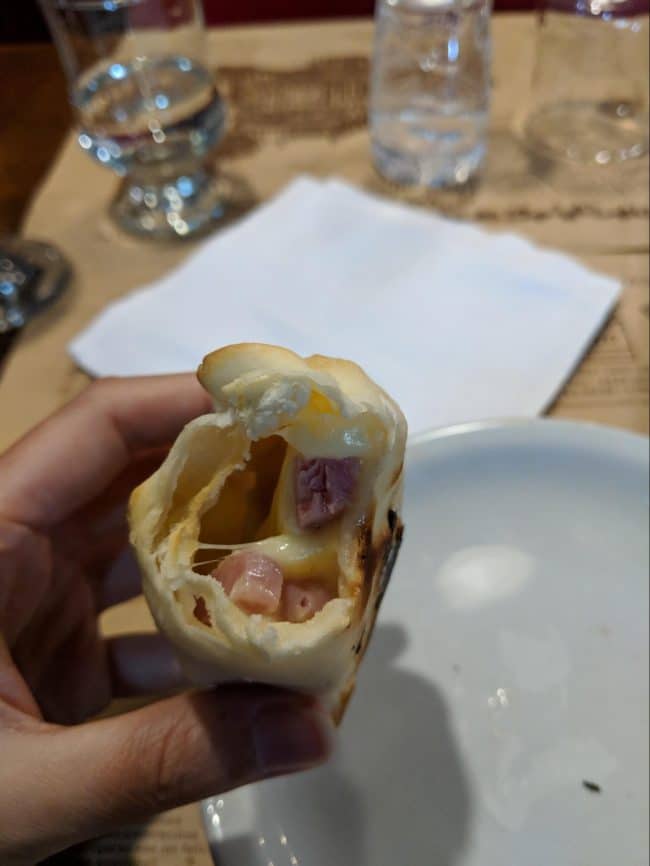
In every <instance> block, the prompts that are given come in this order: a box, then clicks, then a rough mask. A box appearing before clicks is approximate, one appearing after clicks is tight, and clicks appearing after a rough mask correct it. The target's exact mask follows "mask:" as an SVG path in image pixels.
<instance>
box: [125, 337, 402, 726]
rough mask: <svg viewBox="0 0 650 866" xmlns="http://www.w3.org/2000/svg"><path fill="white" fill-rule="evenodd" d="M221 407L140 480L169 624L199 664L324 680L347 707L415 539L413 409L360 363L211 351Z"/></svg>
mask: <svg viewBox="0 0 650 866" xmlns="http://www.w3.org/2000/svg"><path fill="white" fill-rule="evenodd" d="M198 376H199V380H200V381H201V383H202V384H203V386H204V387H205V388H206V389H207V390H208V391H209V392H210V394H211V395H212V397H213V398H214V405H215V409H214V413H213V414H209V415H204V416H202V417H200V418H197V419H195V420H194V421H191V422H190V423H189V424H188V425H187V426H186V427H185V429H184V430H183V431H182V432H181V434H180V435H179V437H178V439H177V440H176V442H175V444H174V445H173V447H172V449H171V451H170V452H169V455H168V456H167V458H166V459H165V461H164V463H163V464H162V466H161V467H160V469H158V471H157V472H155V474H154V475H152V476H151V478H149V479H148V480H147V481H145V482H144V483H143V484H142V485H140V487H138V488H137V489H136V490H135V491H134V492H133V494H132V497H131V502H130V509H129V517H130V524H131V541H132V544H133V547H134V548H135V551H136V554H137V558H138V561H139V564H140V567H141V570H142V575H143V586H144V593H145V596H146V598H147V601H148V603H149V607H150V608H151V612H152V614H153V617H154V619H155V620H156V623H157V624H158V626H159V628H160V629H161V631H162V632H163V633H164V634H166V635H167V637H168V638H169V639H170V640H171V641H172V642H173V644H174V645H175V647H176V649H177V651H178V653H179V657H180V659H181V662H182V664H183V666H184V668H185V670H186V671H187V673H188V675H189V676H190V678H191V679H192V680H193V681H194V682H195V683H197V684H200V685H207V684H213V683H219V682H224V681H230V680H252V681H257V682H263V683H272V684H276V685H282V686H286V687H290V688H295V689H299V690H303V691H306V692H310V693H314V694H318V695H320V696H321V697H322V699H323V700H324V701H326V702H327V703H328V704H329V706H330V708H331V711H332V713H333V715H334V716H335V717H336V718H339V717H340V716H341V714H342V712H343V709H344V707H345V703H346V701H347V699H348V697H349V695H350V693H351V691H352V688H353V686H354V678H355V673H356V669H357V667H358V664H359V661H360V659H361V657H362V655H363V652H364V651H365V648H366V646H367V644H368V640H369V638H370V634H371V632H372V628H373V625H374V622H375V617H376V615H377V610H378V608H379V604H380V602H381V599H382V596H383V594H384V591H385V589H386V585H387V583H388V579H389V577H390V574H391V570H392V567H393V564H394V562H395V557H396V555H397V551H398V549H399V544H400V540H401V537H402V522H401V519H400V508H401V501H402V476H403V460H404V447H405V441H406V422H405V420H404V416H403V415H402V413H401V411H400V409H399V407H398V406H397V405H396V404H395V403H394V402H393V400H391V398H390V397H388V396H387V395H386V394H385V393H384V392H383V391H382V390H381V389H380V388H379V387H378V386H377V385H375V384H374V382H372V381H371V380H370V379H369V378H368V377H367V376H366V375H365V373H364V372H363V371H362V370H361V369H360V368H359V367H358V366H356V365H355V364H353V363H351V362H349V361H343V360H338V359H334V358H326V357H322V356H319V355H314V356H312V357H310V358H305V359H303V358H301V357H299V356H298V355H296V354H294V353H293V352H290V351H288V350H287V349H282V348H278V347H275V346H266V345H261V344H241V345H235V346H228V347H226V348H224V349H220V350H219V351H216V352H213V353H212V354H210V355H208V356H207V357H206V358H205V359H204V361H203V363H202V364H201V367H200V368H199V372H198Z"/></svg>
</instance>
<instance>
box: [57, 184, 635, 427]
mask: <svg viewBox="0 0 650 866" xmlns="http://www.w3.org/2000/svg"><path fill="white" fill-rule="evenodd" d="M619 291H620V285H619V283H618V282H616V281H615V280H612V279H609V278H608V277H604V276H601V275H599V274H595V273H593V272H591V271H589V270H587V269H586V268H584V267H583V266H582V265H580V264H578V263H577V262H576V261H574V260H572V259H570V258H568V257H567V256H565V255H560V254H558V253H554V252H549V251H546V250H541V249H538V248H536V247H535V246H533V245H532V244H531V243H529V242H528V241H525V240H523V239H522V238H520V237H517V236H515V235H512V234H500V235H495V234H488V233H487V232H485V231H483V230H482V229H480V228H477V227H476V226H474V225H471V224H464V223H460V222H455V221H452V220H449V219H445V218H443V217H440V216H436V215H434V214H431V213H429V212H425V211H422V210H419V209H416V208H411V207H407V206H404V205H401V204H396V203H394V202H389V201H385V200H382V199H379V198H376V197H374V196H371V195H369V194H367V193H364V192H361V191H360V190H358V189H355V188H353V187H351V186H348V185H346V184H344V183H342V182H340V181H337V180H330V181H325V182H320V181H317V180H314V179H311V178H298V179H297V180H295V181H294V182H293V183H292V184H290V185H289V186H288V187H287V188H286V189H285V190H284V191H283V192H282V193H280V194H279V195H278V196H277V197H276V198H275V199H273V200H271V201H270V202H268V203H267V204H265V205H263V206H261V207H260V208H258V209H257V210H256V211H255V212H254V213H253V214H252V215H250V216H248V217H247V218H246V219H244V220H243V221H242V222H240V223H239V224H237V225H236V226H234V227H232V228H230V229H227V230H224V231H222V232H220V233H219V234H217V235H216V236H215V237H214V238H212V239H210V240H208V241H206V242H205V244H204V245H203V246H202V247H201V248H200V249H199V250H198V252H196V253H195V254H194V255H192V256H191V257H190V258H189V259H187V260H186V261H185V262H184V263H183V264H182V265H181V266H180V267H179V268H178V269H177V270H175V271H174V272H173V273H170V274H168V275H167V276H166V277H165V278H164V279H162V280H160V281H159V282H158V283H156V284H154V285H151V286H148V287H146V288H143V289H141V290H139V291H136V292H134V293H132V294H131V295H129V296H127V297H126V298H125V299H123V300H121V301H119V302H118V303H115V304H113V305H112V306H110V307H108V308H107V309H106V310H105V311H104V312H103V313H102V314H101V315H100V316H99V317H98V318H97V319H96V320H95V321H94V322H93V323H92V324H91V325H90V327H88V328H87V329H86V330H85V331H84V332H83V333H81V334H80V335H78V336H77V337H76V338H75V339H74V340H73V342H72V343H71V345H70V347H69V348H70V352H71V354H72V356H73V358H75V360H76V361H77V362H78V363H79V364H80V365H81V366H82V367H83V368H85V369H86V370H87V371H89V372H90V373H92V374H94V375H131V374H144V373H164V372H170V371H178V370H188V369H194V368H195V367H196V366H197V365H198V363H199V362H200V360H201V358H202V357H203V355H205V354H206V353H207V352H209V351H211V350H212V349H215V348H217V347H219V346H222V345H225V344H228V343H238V342H245V341H254V342H265V343H277V344H280V345H284V346H288V347H289V348H291V349H294V350H295V351H296V352H298V353H300V354H301V355H309V354H313V353H319V354H325V355H335V356H340V357H344V358H351V359H353V360H355V361H357V362H358V363H359V364H361V365H362V366H363V367H364V368H365V369H366V371H367V372H368V373H369V375H370V376H372V377H373V378H374V379H375V380H376V381H377V382H379V383H380V384H381V385H382V386H383V387H384V388H385V389H386V390H388V391H389V392H390V393H391V394H392V395H394V396H395V397H396V399H397V400H398V401H399V402H400V403H401V405H402V407H403V409H404V411H405V413H406V416H407V418H408V421H409V424H410V429H411V432H418V431H420V430H423V429H426V428H429V427H434V426H439V425H445V424H454V423H457V422H464V421H472V420H478V419H484V418H496V417H505V416H508V417H512V416H532V415H536V414H537V413H539V412H540V411H542V410H543V409H544V408H545V407H546V406H547V405H548V404H549V402H550V401H552V399H553V397H554V396H555V395H556V393H557V392H558V389H559V388H560V387H561V385H562V384H563V382H564V381H565V380H566V378H567V376H568V375H569V373H570V372H571V370H572V368H573V367H574V366H575V364H576V363H577V361H578V360H579V358H580V356H581V355H582V353H583V352H584V350H585V348H586V346H588V345H589V343H590V341H591V340H592V339H593V337H594V335H595V334H596V332H597V331H598V329H599V328H600V327H601V326H602V324H603V322H604V321H605V319H606V317H607V315H608V313H609V312H610V311H611V309H612V307H613V305H614V303H615V300H616V297H617V295H618V293H619Z"/></svg>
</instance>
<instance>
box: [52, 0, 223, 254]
mask: <svg viewBox="0 0 650 866" xmlns="http://www.w3.org/2000/svg"><path fill="white" fill-rule="evenodd" d="M40 2H41V5H42V7H43V10H44V12H45V15H46V18H47V20H48V23H49V26H50V29H51V31H52V34H53V36H54V40H55V42H56V45H57V48H58V50H59V54H60V57H61V61H62V63H63V66H64V69H65V72H66V75H67V78H68V82H69V88H70V98H71V102H72V104H73V106H74V108H75V111H76V114H77V119H78V123H79V144H80V145H81V147H82V148H83V149H84V150H85V151H87V153H88V154H89V155H90V156H91V157H93V158H94V159H96V160H97V162H99V163H100V164H102V165H105V166H107V167H108V168H111V169H113V171H115V172H116V173H117V174H118V175H121V176H123V177H124V178H125V180H124V183H123V184H122V187H121V189H120V192H119V194H118V196H117V198H116V199H115V201H114V202H113V203H112V205H111V213H112V215H113V217H114V218H115V219H116V221H117V222H118V223H119V224H120V225H121V226H122V227H123V228H124V229H126V230H128V231H130V232H134V233H136V234H140V235H145V236H149V237H162V238H166V237H185V236H188V235H192V234H193V233H195V232H197V231H199V230H201V229H204V228H205V227H207V226H208V225H209V224H210V223H211V222H212V221H214V220H216V219H219V218H220V217H221V216H222V215H223V212H224V201H223V191H222V189H221V188H220V182H219V179H218V177H217V176H216V175H215V174H214V172H213V169H212V167H211V165H210V163H209V160H208V156H209V155H210V153H211V151H212V150H213V148H214V147H215V145H216V143H217V142H218V141H219V139H220V138H221V136H222V134H223V131H224V126H225V110H224V105H223V103H222V101H221V98H220V96H219V94H218V92H217V90H216V88H215V85H214V81H213V77H212V75H211V73H210V71H209V70H208V68H207V67H206V65H205V60H206V58H205V30H204V27H203V18H202V13H201V9H200V5H199V2H197V0H173V2H169V0H40Z"/></svg>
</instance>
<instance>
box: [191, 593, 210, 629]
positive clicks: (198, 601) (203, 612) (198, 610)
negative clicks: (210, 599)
mask: <svg viewBox="0 0 650 866" xmlns="http://www.w3.org/2000/svg"><path fill="white" fill-rule="evenodd" d="M193 613H194V616H195V617H196V618H197V619H198V621H199V622H202V623H203V625H207V626H211V625H212V622H211V621H210V614H209V613H208V608H207V606H206V603H205V599H204V598H203V596H202V595H195V596H194V611H193Z"/></svg>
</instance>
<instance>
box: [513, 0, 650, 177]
mask: <svg viewBox="0 0 650 866" xmlns="http://www.w3.org/2000/svg"><path fill="white" fill-rule="evenodd" d="M648 33H649V28H648V0H546V3H545V5H544V7H543V9H542V10H541V12H540V16H539V20H538V29H537V53H536V59H535V66H534V71H533V81H532V90H531V94H530V99H529V108H528V113H527V116H526V117H525V118H524V121H523V133H524V137H525V140H526V142H527V143H528V145H529V147H530V148H531V150H533V151H534V152H535V153H537V154H538V155H540V156H542V157H544V158H548V159H551V160H559V161H563V162H568V163H572V164H574V165H576V166H584V167H586V166H593V167H598V166H601V167H602V166H607V165H614V164H617V163H618V164H620V163H623V162H626V161H627V160H631V159H635V158H638V157H640V156H642V155H643V154H645V153H646V152H647V150H648Z"/></svg>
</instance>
